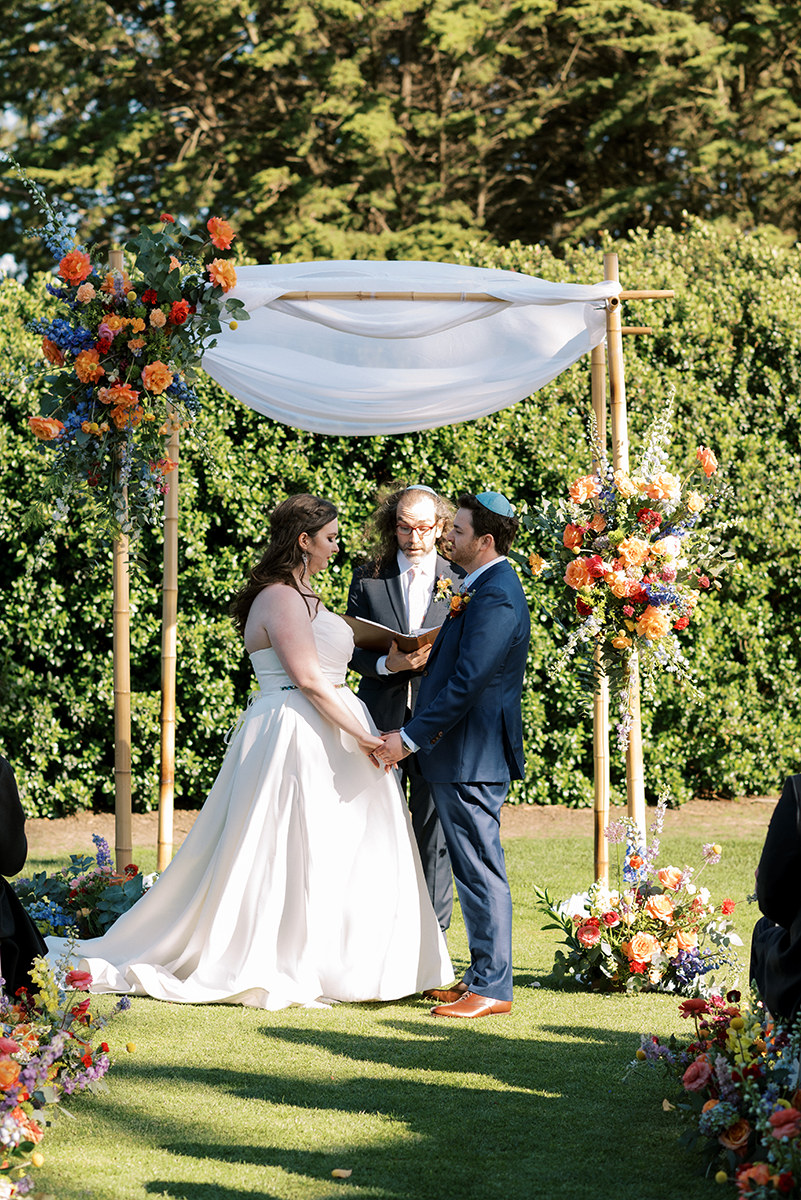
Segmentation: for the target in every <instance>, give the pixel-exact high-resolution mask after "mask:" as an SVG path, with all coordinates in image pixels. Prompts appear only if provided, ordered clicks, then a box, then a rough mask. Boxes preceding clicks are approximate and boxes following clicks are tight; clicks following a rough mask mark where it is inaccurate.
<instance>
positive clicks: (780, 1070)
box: [636, 992, 801, 1200]
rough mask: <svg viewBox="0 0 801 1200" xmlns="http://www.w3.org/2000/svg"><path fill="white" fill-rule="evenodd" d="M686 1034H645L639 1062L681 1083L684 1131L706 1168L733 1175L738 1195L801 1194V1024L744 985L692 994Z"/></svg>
mask: <svg viewBox="0 0 801 1200" xmlns="http://www.w3.org/2000/svg"><path fill="white" fill-rule="evenodd" d="M679 1012H680V1014H681V1016H682V1017H684V1018H686V1019H687V1020H690V1021H692V1025H693V1032H692V1034H691V1035H689V1036H688V1038H687V1040H686V1041H680V1040H679V1039H677V1038H676V1037H671V1038H669V1039H668V1040H667V1041H662V1040H660V1039H659V1038H658V1037H656V1036H654V1035H653V1034H647V1035H643V1036H642V1038H641V1045H640V1049H639V1050H638V1051H637V1055H636V1062H637V1063H644V1064H647V1065H650V1066H652V1067H657V1068H661V1069H662V1070H664V1071H665V1073H666V1074H667V1076H668V1078H669V1079H670V1080H671V1081H672V1082H673V1083H674V1084H675V1085H676V1087H677V1094H676V1096H675V1097H674V1099H675V1101H676V1103H675V1104H673V1103H672V1102H671V1101H669V1100H665V1102H664V1104H663V1107H665V1108H667V1109H671V1108H677V1109H678V1111H679V1112H680V1114H681V1115H682V1117H683V1118H684V1120H685V1122H686V1125H687V1128H686V1129H685V1130H684V1132H683V1133H682V1135H681V1138H680V1141H681V1143H682V1144H683V1145H684V1146H685V1147H686V1148H687V1149H688V1150H693V1151H700V1152H701V1154H702V1155H703V1159H704V1162H705V1165H706V1170H707V1174H712V1173H713V1172H714V1173H715V1179H716V1180H717V1182H718V1183H721V1184H725V1183H726V1182H727V1181H733V1182H734V1183H736V1185H737V1189H738V1196H739V1198H740V1200H770V1198H774V1200H776V1198H778V1197H790V1198H792V1200H799V1197H801V1024H799V1022H798V1021H797V1020H796V1021H795V1022H792V1023H787V1024H786V1023H783V1022H782V1021H780V1020H777V1019H774V1018H772V1017H771V1015H770V1013H769V1012H768V1011H767V1010H766V1008H765V1007H764V1005H763V1004H762V1002H761V1001H760V1000H759V998H758V996H756V995H752V996H750V997H749V998H748V1000H747V1001H746V1002H745V1003H741V996H740V993H739V992H729V993H727V995H726V996H725V997H722V996H711V997H709V998H707V999H704V998H700V997H698V998H695V999H690V1000H685V1001H684V1003H683V1004H682V1005H681V1006H680V1008H679Z"/></svg>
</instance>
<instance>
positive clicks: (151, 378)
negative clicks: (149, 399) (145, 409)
mask: <svg viewBox="0 0 801 1200" xmlns="http://www.w3.org/2000/svg"><path fill="white" fill-rule="evenodd" d="M172 381H173V373H172V371H171V370H170V368H169V367H168V366H167V364H166V363H163V362H160V361H159V359H156V361H155V362H152V363H148V364H147V366H146V367H144V368H143V370H142V385H143V386H144V387H146V388H147V390H148V391H149V392H152V393H153V395H154V396H160V395H161V393H162V392H163V391H164V390H165V388H168V387H169V386H170V384H171V383H172Z"/></svg>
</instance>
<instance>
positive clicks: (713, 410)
mask: <svg viewBox="0 0 801 1200" xmlns="http://www.w3.org/2000/svg"><path fill="white" fill-rule="evenodd" d="M603 248H604V249H611V248H614V249H616V250H617V251H618V252H619V254H620V267H621V275H622V278H623V280H624V283H625V285H626V286H627V287H631V288H645V287H649V288H665V287H672V288H675V290H676V293H677V297H676V300H675V301H661V302H653V303H651V302H647V301H641V302H637V303H634V302H631V303H629V304H627V306H626V310H625V320H626V322H627V323H629V324H648V325H651V326H652V327H653V328H654V335H653V336H651V337H638V338H627V339H626V343H625V354H626V382H627V393H628V400H629V419H630V428H631V438H632V459H633V461H636V456H637V451H638V447H639V446H640V444H641V442H642V435H643V431H644V430H645V428H646V426H647V424H648V422H649V421H650V419H651V417H652V415H653V414H654V413H655V412H656V411H657V410H658V409H659V408H660V407H661V406H662V405H663V404H664V402H665V399H666V397H667V395H668V393H669V391H670V389H671V387H675V389H676V394H677V406H676V408H677V415H676V431H675V443H674V448H675V458H674V465H675V466H677V467H679V466H683V465H684V464H687V465H689V462H690V461H691V459H692V456H693V455H694V451H695V447H696V445H697V444H698V443H699V442H703V443H705V444H708V445H710V446H712V447H713V448H714V450H715V453H716V454H717V456H718V458H719V459H720V462H721V467H722V471H723V472H724V473H725V474H726V475H727V477H728V478H729V479H730V481H731V483H732V487H733V500H732V506H731V513H732V526H731V530H730V538H731V545H732V547H733V548H734V549H735V550H736V552H737V554H738V556H739V560H740V564H739V567H738V569H737V570H736V571H735V572H734V573H733V574H732V575H731V576H730V578H729V579H728V580H727V581H726V583H725V586H724V590H723V591H722V592H721V593H720V594H719V596H718V597H717V599H716V600H715V601H714V602H711V603H709V604H708V605H705V606H703V608H702V610H701V614H700V617H699V620H698V621H697V622H694V623H693V625H692V626H691V630H690V631H689V632H688V636H687V644H688V647H689V652H690V658H691V660H692V662H693V663H694V665H695V667H696V670H697V673H698V676H699V678H700V680H701V682H702V685H703V689H704V695H703V698H702V699H701V700H700V701H699V702H696V703H691V702H689V701H688V700H687V699H686V697H685V695H684V693H683V692H682V691H681V689H680V688H679V687H678V686H677V685H676V684H674V683H673V682H672V681H667V682H666V683H665V685H664V687H663V688H662V689H661V690H660V693H659V695H658V696H657V697H656V699H655V701H654V702H652V703H649V704H648V705H646V706H645V711H644V745H645V758H646V782H647V790H648V794H649V797H650V798H653V797H654V796H655V795H656V794H657V793H658V792H660V791H661V790H662V789H663V788H664V787H665V786H669V787H670V788H671V790H672V794H673V798H674V800H675V801H676V802H681V801H683V800H685V799H687V798H688V797H690V796H692V795H715V796H733V795H737V794H743V793H746V794H749V793H750V794H763V793H767V792H775V791H776V790H777V789H778V787H779V786H780V784H781V781H782V779H783V778H784V776H785V775H786V774H788V773H790V772H792V771H795V770H797V769H798V767H799V757H801V756H800V755H799V746H800V744H801V684H800V683H799V662H798V626H799V612H800V611H801V599H800V598H799V587H798V584H799V547H800V546H801V471H799V411H800V409H801V400H800V399H799V383H800V381H801V334H800V333H799V321H798V311H799V303H800V302H801V251H799V249H798V248H786V247H781V246H778V245H776V244H774V242H772V241H771V240H770V238H769V236H767V235H760V234H755V235H753V236H750V237H745V236H742V235H736V236H735V235H730V234H727V233H723V232H719V231H716V229H715V228H714V227H711V226H708V225H704V224H702V223H700V222H694V223H691V224H690V225H689V226H688V227H687V228H686V229H685V230H684V231H682V232H681V233H674V232H671V231H668V230H657V231H656V232H655V233H652V234H649V235H647V234H644V233H642V234H639V233H637V234H634V235H632V236H631V237H630V238H628V239H627V240H626V241H625V242H622V243H619V244H616V245H614V246H613V245H612V244H611V243H610V244H609V245H608V246H604V247H603ZM465 261H472V262H475V263H477V265H481V266H498V267H505V268H515V269H517V270H520V271H525V272H528V273H530V274H534V275H540V276H543V277H545V278H549V279H560V280H572V281H578V282H589V281H593V280H596V279H598V278H600V277H601V275H602V273H603V269H602V263H601V251H600V250H598V249H590V248H584V247H581V248H564V253H563V256H562V257H560V258H556V257H554V256H553V255H552V254H551V253H550V252H549V251H547V250H545V249H542V248H540V247H525V246H520V245H513V246H511V247H509V248H507V249H505V250H502V251H498V252H494V253H491V254H487V253H486V252H482V251H480V250H479V249H478V248H476V249H475V251H474V252H473V254H472V255H466V256H465ZM43 287H44V280H43V279H38V280H35V281H34V282H33V283H31V284H30V285H29V286H28V287H27V288H25V289H23V288H22V287H20V286H19V285H18V284H16V283H14V282H13V281H6V282H5V283H4V284H3V285H2V287H0V351H1V352H2V362H3V368H4V373H3V377H2V405H3V414H4V418H5V419H4V421H3V422H2V424H0V506H2V507H1V508H0V512H1V513H2V522H1V525H2V528H0V579H1V580H2V589H3V596H4V601H5V603H4V606H3V611H2V614H0V656H1V658H2V678H1V680H0V744H1V745H2V748H3V751H4V753H5V754H6V755H7V756H8V757H9V758H10V759H11V761H12V762H13V763H14V765H15V767H16V769H17V771H18V774H19V777H20V782H21V785H22V789H23V791H24V794H25V800H26V805H27V808H28V811H29V812H30V813H31V814H38V815H44V816H49V815H61V814H65V813H69V812H73V811H75V810H77V809H80V808H88V807H97V808H100V807H105V808H109V807H111V806H112V805H113V711H112V671H111V568H110V553H109V550H108V548H107V547H104V546H101V545H96V544H92V543H91V542H90V541H88V540H87V538H86V535H85V534H84V533H83V532H82V530H81V528H80V526H78V525H77V524H71V525H70V526H69V527H68V528H67V529H61V530H59V532H58V533H57V534H56V536H55V539H54V541H53V542H52V543H51V544H46V545H45V546H44V547H43V548H41V547H39V548H38V549H37V547H38V543H39V537H40V534H39V532H37V531H33V530H30V529H25V528H24V521H25V515H26V512H27V510H28V509H29V507H30V506H31V504H32V503H33V502H34V501H35V500H36V498H37V488H38V485H39V479H40V470H41V462H40V458H39V455H40V453H42V452H43V451H41V450H40V449H39V447H38V446H37V445H36V444H35V443H34V441H33V439H32V438H31V437H29V435H28V432H27V424H26V417H27V415H28V414H29V413H31V412H33V411H35V409H36V399H35V383H33V382H28V383H26V381H25V376H26V373H27V372H28V371H29V369H30V364H31V363H32V362H33V361H34V360H35V359H36V358H37V357H38V345H37V339H36V338H35V337H33V336H32V335H31V334H29V333H27V332H26V331H25V322H26V321H27V320H30V319H31V318H33V317H35V316H41V315H42V314H43V312H45V311H46V308H45V305H46V300H45V298H44V291H43ZM589 386H590V378H589V363H588V362H587V361H586V360H585V361H584V362H582V363H579V364H577V365H576V366H575V367H573V368H572V369H571V370H569V371H567V372H565V373H564V374H563V375H562V376H560V377H559V378H558V379H557V380H555V381H554V383H552V384H551V385H550V386H549V387H547V388H545V389H543V391H541V392H539V393H538V394H537V395H536V396H534V397H533V398H531V399H530V400H528V401H525V402H524V403H522V404H519V405H517V406H516V407H515V408H514V409H510V410H507V411H506V412H502V413H499V414H497V415H495V416H492V417H487V418H485V419H482V420H480V421H476V422H473V423H470V424H467V425H459V426H455V427H452V428H447V429H441V430H437V431H434V432H431V433H419V434H408V435H405V436H402V437H379V438H364V439H358V440H357V439H346V438H327V437H321V436H316V435H312V434H307V433H302V432H298V431H295V430H291V429H287V428H285V427H282V426H277V425H275V424H273V423H272V422H269V421H266V420H264V419H263V418H261V417H259V416H257V415H256V414H255V413H253V412H251V411H250V410H249V409H246V408H245V407H244V406H242V405H241V404H239V403H238V402H237V401H235V400H233V399H231V398H230V397H228V396H227V395H225V394H224V393H222V392H221V391H220V390H219V389H218V388H217V387H216V385H213V384H212V383H211V381H209V380H205V381H204V383H203V385H202V387H201V389H200V392H201V399H202V402H203V409H204V428H205V432H206V442H207V447H206V448H204V447H203V446H202V445H200V444H199V443H193V442H192V441H191V440H189V441H187V442H186V443H185V445H184V447H183V450H182V460H183V461H182V480H181V534H180V537H181V575H180V617H179V622H180V624H179V675H178V706H179V713H178V729H177V747H178V752H177V760H178V761H177V781H176V787H177V798H178V803H179V804H180V805H182V806H189V807H191V806H196V805H198V804H200V803H201V802H202V800H203V798H204V796H205V794H206V793H207V791H208V789H209V786H210V784H211V782H212V780H213V778H214V775H215V773H216V770H217V767H218V765H219V762H220V759H221V757H222V754H223V752H224V748H225V747H224V742H223V737H224V734H225V732H226V730H227V729H228V728H229V727H230V726H231V724H233V722H234V721H235V719H236V716H237V713H238V712H239V711H240V709H241V707H242V705H243V704H244V702H245V701H246V699H247V695H248V692H249V689H250V672H249V668H248V664H247V661H246V659H245V658H244V657H243V655H242V652H241V647H240V645H239V643H238V641H237V638H236V637H235V635H234V633H233V630H232V628H231V626H230V623H229V621H228V619H227V617H226V608H227V602H228V599H229V597H230V596H231V594H232V593H233V591H234V590H235V589H236V587H237V586H238V585H239V583H240V580H241V579H242V576H243V573H244V571H245V570H246V568H247V566H248V565H249V564H250V562H251V561H252V560H253V558H254V556H255V554H256V552H257V550H258V548H259V546H260V545H261V543H262V541H263V538H264V533H265V516H266V513H267V512H268V511H269V509H270V508H271V507H272V505H273V504H274V503H276V502H277V501H278V500H280V499H281V498H282V497H283V496H284V495H286V494H287V493H290V492H293V491H298V490H309V491H314V492H319V493H321V494H324V495H328V496H331V497H332V498H333V499H334V500H335V501H336V502H337V503H338V504H339V505H340V511H341V525H342V527H343V534H344V550H343V552H342V554H341V555H340V561H339V563H338V564H337V565H336V566H334V567H333V568H332V569H331V570H330V571H329V572H328V573H327V578H326V580H325V583H324V584H323V588H324V592H325V596H326V599H327V600H328V601H329V602H330V603H331V604H332V605H333V606H334V607H341V606H342V604H343V603H344V597H345V593H346V589H347V584H348V580H349V577H350V563H351V561H352V559H353V556H354V555H355V554H357V553H358V550H359V546H360V530H361V525H362V522H363V520H364V518H365V517H366V515H367V514H368V512H369V511H370V509H371V506H372V497H373V493H374V490H375V486H376V484H378V483H382V482H385V481H387V480H389V479H393V478H404V477H407V478H415V479H420V480H424V481H427V482H428V483H430V484H432V485H433V486H436V487H438V488H439V489H440V490H442V491H443V492H445V493H447V494H450V495H455V494H457V493H458V492H459V491H460V490H461V489H463V488H467V489H472V490H476V491H478V490H481V489H485V488H492V489H498V490H501V491H504V492H506V493H507V494H508V495H510V496H511V497H513V498H514V499H516V500H517V501H528V502H530V503H533V502H536V500H537V498H538V497H540V496H557V495H559V494H561V493H562V491H563V489H564V487H565V484H566V482H567V481H568V480H569V479H571V478H573V477H574V476H575V475H577V474H580V473H584V472H585V471H586V470H587V468H588V460H587V451H586V442H585V434H584V415H585V413H586V411H587V408H588V403H589ZM521 548H522V547H521ZM530 548H531V549H534V548H535V547H534V546H533V544H532V545H531V547H530ZM34 560H36V561H35V565H32V564H34ZM160 571H161V565H160V541H159V536H158V531H152V532H150V533H148V534H147V535H146V536H145V538H144V539H143V541H142V544H141V547H140V554H139V568H138V574H137V576H136V578H135V580H134V583H133V586H132V608H133V620H132V683H133V690H134V697H133V713H134V737H133V741H134V747H133V771H134V788H135V806H136V807H137V808H138V809H147V808H150V807H153V806H155V805H156V804H157V801H158V778H157V775H158V723H159V722H158V718H159V703H160V701H159V671H160V610H161V591H160V582H161V579H160ZM533 627H534V633H533V638H532V651H531V661H530V666H529V671H528V675H527V688H526V695H525V699H524V716H525V729H526V741H527V755H528V777H527V779H526V780H525V781H524V783H522V784H521V785H519V786H517V787H516V789H515V791H514V798H515V799H516V800H518V801H525V802H528V803H541V804H550V803H567V804H570V805H576V806H580V805H587V804H589V803H591V800H592V721H591V717H590V716H589V715H588V714H587V712H586V709H585V706H584V704H583V699H582V696H581V694H580V693H579V691H578V688H577V686H576V685H575V683H574V681H573V680H572V679H570V678H563V679H560V680H558V681H553V680H551V679H550V678H549V676H548V666H549V664H550V663H551V662H552V661H553V657H554V655H555V650H556V645H557V642H556V641H555V639H554V635H553V633H552V630H551V627H550V620H549V618H548V616H547V614H546V613H545V612H543V611H542V610H541V609H540V608H539V607H538V606H536V608H535V612H534V621H533ZM622 788H623V770H622V763H621V761H620V760H619V757H618V756H617V754H616V752H613V789H614V798H616V799H620V798H621V797H622Z"/></svg>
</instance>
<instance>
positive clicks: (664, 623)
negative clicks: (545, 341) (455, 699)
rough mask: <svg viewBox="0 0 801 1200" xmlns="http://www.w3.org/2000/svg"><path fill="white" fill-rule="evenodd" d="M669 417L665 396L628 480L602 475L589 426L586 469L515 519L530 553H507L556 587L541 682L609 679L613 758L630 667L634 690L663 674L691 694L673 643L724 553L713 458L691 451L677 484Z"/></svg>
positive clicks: (629, 699)
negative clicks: (551, 647)
mask: <svg viewBox="0 0 801 1200" xmlns="http://www.w3.org/2000/svg"><path fill="white" fill-rule="evenodd" d="M672 415H673V401H672V398H671V401H670V402H669V403H668V404H667V405H666V406H665V410H664V411H663V413H662V414H661V415H660V416H658V417H657V419H656V420H655V422H654V424H653V426H652V428H651V431H650V435H649V437H648V440H647V444H646V446H645V450H644V452H643V456H642V459H641V461H640V464H639V466H638V467H637V469H636V470H635V471H633V472H632V473H631V474H629V473H628V472H626V471H623V470H619V469H618V470H614V469H613V468H612V465H611V464H610V463H609V462H608V461H607V458H606V452H605V449H604V448H603V447H601V446H600V444H599V442H598V437H597V431H596V429H595V427H594V425H592V424H591V426H590V437H589V441H590V447H591V449H592V452H593V458H594V461H595V462H596V463H597V464H598V466H597V469H596V470H595V471H594V472H593V473H592V474H590V475H583V476H581V477H580V478H579V479H576V480H574V481H573V482H572V483H571V484H570V486H569V488H568V489H567V490H568V498H567V499H566V500H565V499H560V500H559V501H557V502H555V503H554V502H551V501H546V502H545V504H544V505H543V506H542V507H541V508H540V509H539V510H537V511H534V512H531V513H528V514H526V515H525V516H524V518H523V519H524V524H525V525H526V527H527V528H528V529H529V530H531V531H535V532H536V534H537V537H538V547H537V551H536V552H533V553H531V554H530V555H529V556H528V557H526V556H525V555H523V554H520V553H517V552H515V551H512V557H514V558H515V559H516V561H517V562H518V563H520V565H521V566H522V568H523V570H524V572H525V573H527V574H528V575H530V576H532V577H533V578H535V579H537V580H541V581H555V582H556V583H558V584H559V586H560V596H559V600H558V602H557V605H556V608H555V610H554V612H553V613H552V614H550V615H551V619H552V620H553V621H554V622H555V623H556V624H557V626H559V627H560V628H561V629H562V631H563V632H564V633H565V635H566V641H565V644H564V647H563V649H562V650H561V652H560V654H559V656H558V657H557V659H556V661H555V662H554V664H553V666H552V667H551V675H558V674H560V673H561V672H563V671H564V670H565V669H566V668H567V667H568V666H569V665H572V666H573V668H574V669H575V671H576V673H577V675H578V678H579V680H580V681H581V683H582V685H583V686H584V687H585V689H586V690H587V692H588V693H589V695H590V696H591V695H592V694H594V692H595V690H596V689H597V686H598V681H599V679H600V678H604V677H605V678H607V679H608V680H609V686H610V697H611V701H612V709H613V711H616V712H617V736H618V743H619V745H620V748H621V749H622V750H625V749H626V747H627V746H628V740H629V731H630V729H631V721H632V705H633V689H634V688H635V686H636V683H635V680H636V675H635V672H634V671H633V670H632V667H633V665H634V662H635V661H638V662H639V663H640V664H641V665H642V668H643V685H644V691H645V692H646V694H648V693H650V692H651V691H652V690H653V688H654V687H655V684H656V682H657V680H658V679H659V678H660V677H661V676H662V674H663V673H665V672H667V673H669V674H672V675H673V676H675V677H678V678H680V679H682V680H683V681H684V682H685V684H686V685H688V686H689V688H690V689H693V688H695V684H694V683H693V681H692V677H691V673H690V669H689V664H688V662H687V659H686V657H685V655H684V653H683V650H682V645H681V636H682V634H683V633H684V631H685V630H686V629H687V627H688V626H689V625H690V623H691V621H692V620H693V618H694V616H695V614H696V610H697V608H698V605H699V603H701V602H702V601H704V600H705V598H706V597H708V596H709V595H711V594H712V593H713V592H714V591H715V590H717V589H719V588H720V587H721V582H720V576H721V575H722V573H723V572H724V570H725V569H726V568H727V566H730V565H731V561H732V560H733V557H734V556H733V554H732V553H731V552H728V551H726V550H724V549H723V548H722V536H723V524H722V520H721V518H720V516H719V513H718V510H719V508H720V506H721V503H722V501H723V499H724V498H725V495H726V489H725V487H724V486H722V485H720V484H716V483H714V482H713V478H714V477H715V476H716V474H717V471H718V463H717V459H716V457H715V455H714V453H713V451H712V450H710V449H709V447H707V446H699V447H698V450H697V452H696V460H695V462H694V464H693V466H692V467H691V468H690V470H689V471H688V472H687V474H686V476H685V477H684V478H683V479H682V478H681V477H680V476H679V475H677V474H674V473H673V472H672V471H669V470H667V463H668V453H667V445H668V443H669V437H670V428H671V424H672ZM702 517H704V518H706V520H707V524H706V525H705V526H704V527H702V526H701V525H700V522H701V519H702ZM540 551H542V553H540ZM696 690H697V689H696Z"/></svg>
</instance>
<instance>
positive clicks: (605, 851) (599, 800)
mask: <svg viewBox="0 0 801 1200" xmlns="http://www.w3.org/2000/svg"><path fill="white" fill-rule="evenodd" d="M590 364H591V366H590V371H591V376H590V378H591V386H592V411H593V413H594V414H595V425H596V429H597V433H598V444H599V445H600V446H603V447H606V354H605V351H604V347H603V344H602V345H600V346H595V347H594V348H593V350H592V355H591V358H590ZM600 465H601V464H600V463H598V462H593V467H594V468H595V469H597V468H599V467H600ZM600 657H601V650H600V647H598V646H596V650H595V669H596V680H595V686H596V690H595V696H594V697H593V703H592V760H593V781H594V789H595V791H594V821H595V829H594V852H595V857H594V867H595V874H594V876H593V877H594V878H595V879H603V880H606V881H607V882H608V880H609V844H608V842H607V840H606V827H607V825H608V824H609V791H610V780H609V681H608V679H607V678H606V677H605V676H600V677H599V675H598V674H597V673H598V668H599V664H600Z"/></svg>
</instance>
